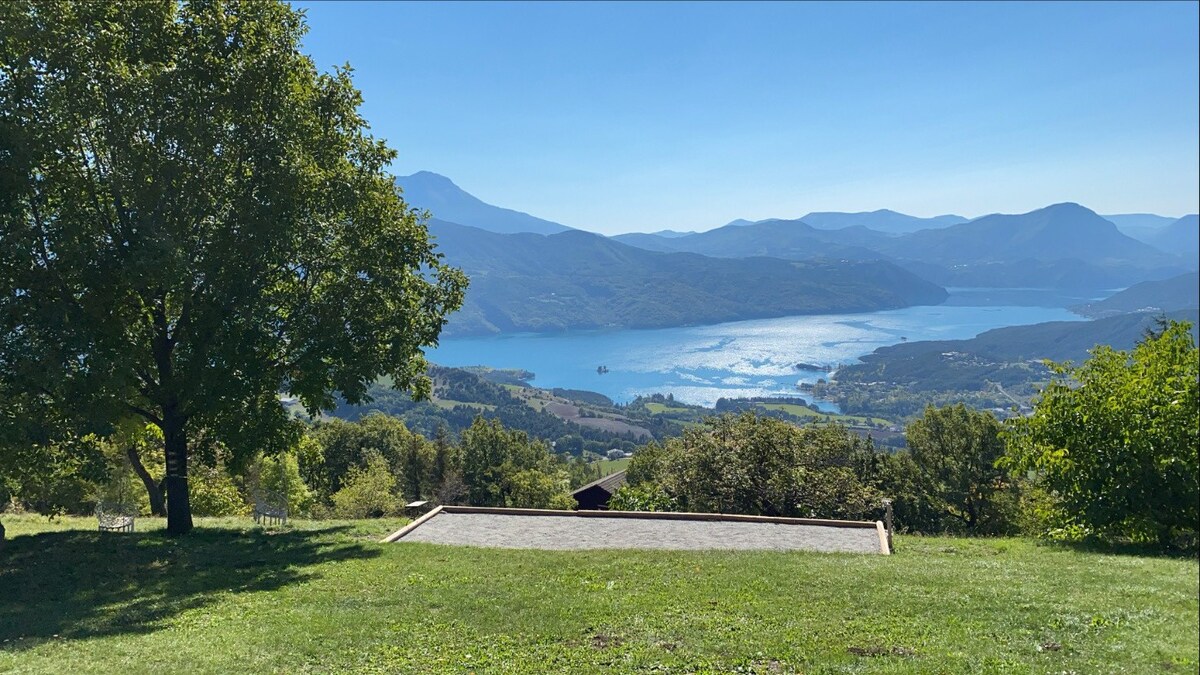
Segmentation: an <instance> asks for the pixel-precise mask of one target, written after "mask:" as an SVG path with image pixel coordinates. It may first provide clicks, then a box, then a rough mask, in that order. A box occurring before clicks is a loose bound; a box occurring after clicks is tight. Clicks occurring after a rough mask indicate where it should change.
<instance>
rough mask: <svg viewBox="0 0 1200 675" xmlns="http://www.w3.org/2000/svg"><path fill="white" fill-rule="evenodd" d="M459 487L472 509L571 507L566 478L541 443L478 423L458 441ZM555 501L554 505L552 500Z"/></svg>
mask: <svg viewBox="0 0 1200 675" xmlns="http://www.w3.org/2000/svg"><path fill="white" fill-rule="evenodd" d="M462 457H463V459H462V481H463V483H464V485H465V487H466V491H467V494H466V497H467V503H468V504H470V505H471V506H512V507H527V508H550V507H551V506H552V505H558V506H559V507H564V506H565V507H568V508H570V507H573V506H574V502H573V501H571V502H570V503H569V504H568V501H567V500H564V499H562V497H563V496H565V497H567V499H570V495H569V494H568V490H569V487H570V479H569V474H568V472H567V470H566V468H565V467H564V466H563V465H562V462H561V461H560V460H559V459H557V458H556V457H554V456H553V455H552V454H551V453H550V451H549V448H547V447H546V445H545V443H543V442H541V441H537V440H534V441H531V440H530V439H529V437H528V436H527V435H526V434H525V433H524V432H521V431H514V430H509V429H505V428H504V426H503V425H501V424H500V423H499V422H497V421H495V420H485V419H483V418H482V417H480V418H477V419H476V420H475V423H474V424H472V425H471V428H470V429H467V430H466V431H464V432H463V435H462ZM556 496H557V497H558V499H555V497H556Z"/></svg>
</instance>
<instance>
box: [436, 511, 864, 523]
mask: <svg viewBox="0 0 1200 675" xmlns="http://www.w3.org/2000/svg"><path fill="white" fill-rule="evenodd" d="M441 508H442V510H443V511H445V512H446V513H490V514H494V515H509V516H573V517H576V518H642V519H646V520H707V521H726V522H740V523H778V524H780V525H817V526H821V527H863V528H873V527H875V526H876V521H869V520H822V519H819V518H789V517H786V516H747V515H742V514H739V513H689V512H686V511H558V510H554V509H513V508H506V507H499V506H444V507H441Z"/></svg>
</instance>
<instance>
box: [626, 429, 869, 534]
mask: <svg viewBox="0 0 1200 675" xmlns="http://www.w3.org/2000/svg"><path fill="white" fill-rule="evenodd" d="M873 453H874V450H873V449H872V447H871V446H870V444H869V442H867V441H864V440H863V439H861V438H859V437H858V436H856V435H854V434H852V433H850V432H849V431H847V430H846V429H845V428H844V427H841V426H839V425H830V426H806V427H804V428H800V427H796V426H793V425H791V424H788V423H786V422H783V421H781V420H777V419H773V418H770V417H762V416H759V415H756V414H754V413H744V414H742V415H739V416H737V417H734V416H732V415H723V416H721V417H713V418H709V419H708V420H707V421H706V422H705V423H704V425H703V426H702V427H700V428H694V429H689V430H687V431H685V432H684V434H683V436H682V437H681V438H679V439H672V440H669V441H667V442H666V443H665V444H663V445H661V446H659V445H655V444H650V445H648V446H646V447H644V448H642V449H641V450H639V451H638V452H637V453H635V454H634V456H633V461H632V462H631V463H630V467H629V473H628V474H626V475H627V477H628V479H629V482H630V484H631V485H634V486H639V485H642V484H644V483H647V482H650V483H655V484H657V485H658V486H659V487H660V488H661V491H662V492H663V493H664V494H666V495H667V496H668V497H670V499H672V500H674V501H675V502H676V503H677V504H678V506H679V508H680V509H681V510H685V511H699V512H715V513H745V514H759V515H772V516H797V517H820V518H862V517H865V516H867V515H868V514H874V513H877V512H878V508H879V503H880V501H879V500H880V498H881V495H880V493H879V492H878V491H877V490H876V489H875V488H874V487H873V486H871V485H870V484H868V483H867V482H865V481H863V480H862V478H861V477H860V476H859V475H858V473H857V471H856V466H857V465H858V464H859V463H861V461H862V460H861V457H862V456H864V455H871V454H873Z"/></svg>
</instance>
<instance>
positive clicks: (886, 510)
mask: <svg viewBox="0 0 1200 675" xmlns="http://www.w3.org/2000/svg"><path fill="white" fill-rule="evenodd" d="M883 527H884V529H886V530H887V540H888V550H890V551H891V552H892V553H895V552H896V544H895V543H893V542H892V500H890V499H885V500H883Z"/></svg>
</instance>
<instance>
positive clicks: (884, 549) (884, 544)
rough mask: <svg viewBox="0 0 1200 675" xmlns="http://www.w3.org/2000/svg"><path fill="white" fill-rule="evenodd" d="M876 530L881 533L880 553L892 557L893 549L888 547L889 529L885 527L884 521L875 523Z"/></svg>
mask: <svg viewBox="0 0 1200 675" xmlns="http://www.w3.org/2000/svg"><path fill="white" fill-rule="evenodd" d="M875 529H876V530H877V531H878V532H879V552H880V553H882V554H884V555H891V554H892V549H891V547H890V546H888V533H887V528H885V527H884V526H883V522H882V521H878V520H877V521H875Z"/></svg>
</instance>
